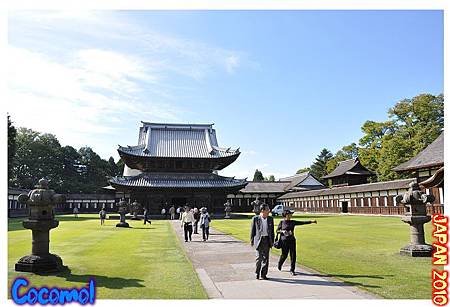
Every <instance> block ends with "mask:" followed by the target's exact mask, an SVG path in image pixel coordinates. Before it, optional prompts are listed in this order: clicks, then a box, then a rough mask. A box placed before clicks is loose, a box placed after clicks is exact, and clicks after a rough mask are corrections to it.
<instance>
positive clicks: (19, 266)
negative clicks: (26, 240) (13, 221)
mask: <svg viewBox="0 0 450 307" xmlns="http://www.w3.org/2000/svg"><path fill="white" fill-rule="evenodd" d="M22 223H23V227H24V228H26V229H31V231H32V237H33V241H32V249H31V255H28V256H24V257H22V258H20V260H19V261H18V262H17V263H16V265H15V270H16V271H20V272H33V273H43V272H59V271H62V270H64V269H66V268H67V267H65V266H64V265H63V262H62V260H61V258H60V257H59V256H57V255H54V254H50V253H49V244H50V239H49V231H50V229H52V228H56V227H58V224H59V221H57V220H48V221H37V220H25V221H23V222H22Z"/></svg>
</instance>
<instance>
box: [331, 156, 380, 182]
mask: <svg viewBox="0 0 450 307" xmlns="http://www.w3.org/2000/svg"><path fill="white" fill-rule="evenodd" d="M342 175H363V176H371V175H373V172H371V171H369V170H368V169H367V168H365V167H364V166H363V165H362V164H361V162H359V158H355V159H348V160H345V161H341V162H339V164H338V166H337V167H336V168H335V169H334V170H333V171H332V172H331V173H330V174H328V175H326V176H323V177H322V179H329V178H334V177H338V176H342Z"/></svg>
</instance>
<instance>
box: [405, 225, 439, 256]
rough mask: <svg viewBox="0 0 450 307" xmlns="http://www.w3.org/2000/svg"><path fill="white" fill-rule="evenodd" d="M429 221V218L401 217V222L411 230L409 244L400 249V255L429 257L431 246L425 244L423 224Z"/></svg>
mask: <svg viewBox="0 0 450 307" xmlns="http://www.w3.org/2000/svg"><path fill="white" fill-rule="evenodd" d="M430 220H431V217H430V216H403V217H402V221H403V222H405V223H408V224H409V225H410V226H411V228H410V232H411V242H410V243H409V244H408V245H406V246H404V247H402V248H401V249H400V255H404V256H411V257H431V254H432V251H433V246H431V245H429V244H427V243H425V232H424V230H423V224H425V223H428V222H429V221H430Z"/></svg>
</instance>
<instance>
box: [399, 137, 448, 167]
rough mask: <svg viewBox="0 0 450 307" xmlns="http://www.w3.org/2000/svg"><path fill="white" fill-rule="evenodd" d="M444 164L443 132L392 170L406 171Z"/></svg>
mask: <svg viewBox="0 0 450 307" xmlns="http://www.w3.org/2000/svg"><path fill="white" fill-rule="evenodd" d="M442 165H444V132H442V133H441V134H440V135H439V136H438V137H437V139H436V140H434V141H433V142H432V143H431V144H430V145H428V146H427V147H426V148H425V149H424V150H422V151H421V152H419V153H418V154H417V155H416V156H415V157H413V158H412V159H411V160H409V161H406V162H404V163H402V164H400V165H399V166H397V167H394V168H393V170H394V171H408V170H416V169H420V168H427V167H433V166H442Z"/></svg>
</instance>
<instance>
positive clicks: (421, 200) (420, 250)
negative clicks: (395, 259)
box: [396, 182, 434, 257]
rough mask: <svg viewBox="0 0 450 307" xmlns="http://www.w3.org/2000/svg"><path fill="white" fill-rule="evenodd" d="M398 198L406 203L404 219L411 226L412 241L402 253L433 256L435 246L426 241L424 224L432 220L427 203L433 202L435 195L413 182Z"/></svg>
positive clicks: (403, 248) (398, 200) (405, 254)
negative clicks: (427, 192) (422, 190)
mask: <svg viewBox="0 0 450 307" xmlns="http://www.w3.org/2000/svg"><path fill="white" fill-rule="evenodd" d="M396 199H397V202H399V203H402V204H403V205H404V210H405V215H404V216H402V221H403V222H405V223H407V224H409V226H410V243H409V244H408V245H406V246H404V247H402V248H401V249H400V255H404V256H410V257H431V255H432V252H433V247H432V246H431V245H429V244H427V243H426V242H425V232H424V229H423V224H425V223H428V222H429V221H430V220H431V217H430V216H427V207H426V204H427V203H430V202H433V201H434V197H433V196H432V195H427V194H425V193H423V192H421V191H420V189H419V185H418V184H417V183H416V182H412V183H411V184H410V186H409V189H408V191H407V192H406V193H405V194H404V195H399V196H397V197H396Z"/></svg>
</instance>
